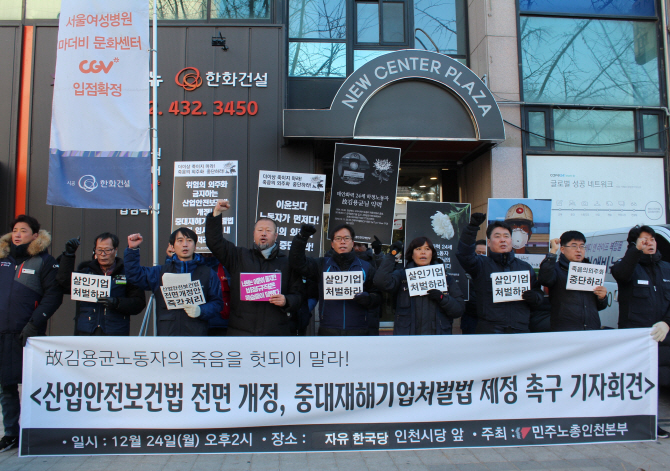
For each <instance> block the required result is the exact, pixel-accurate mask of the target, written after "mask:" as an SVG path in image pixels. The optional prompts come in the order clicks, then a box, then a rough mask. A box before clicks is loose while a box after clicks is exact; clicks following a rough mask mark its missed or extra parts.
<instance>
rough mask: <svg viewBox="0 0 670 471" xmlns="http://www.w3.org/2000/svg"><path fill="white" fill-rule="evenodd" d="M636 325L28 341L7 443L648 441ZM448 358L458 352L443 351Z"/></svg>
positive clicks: (642, 336)
mask: <svg viewBox="0 0 670 471" xmlns="http://www.w3.org/2000/svg"><path fill="white" fill-rule="evenodd" d="M657 350H658V349H657V344H656V343H655V342H654V341H653V340H652V339H651V337H650V336H649V329H630V330H607V331H585V332H558V333H542V334H519V335H471V336H402V337H365V338H359V337H338V338H334V337H318V338H317V337H299V338H295V337H293V338H288V337H286V338H276V337H263V338H252V337H248V338H244V337H231V338H227V339H226V341H225V342H223V343H222V342H221V340H218V339H216V338H209V337H198V338H188V337H170V338H160V337H146V338H139V339H138V338H137V337H96V338H92V337H33V338H31V339H30V340H29V341H28V345H27V347H26V348H25V350H24V369H23V397H22V406H21V444H20V445H21V448H20V452H21V455H23V456H25V455H69V454H86V455H89V454H128V453H138V454H147V453H228V452H232V453H240V452H282V451H289V452H295V451H339V450H389V449H406V448H448V447H488V446H519V445H558V444H573V443H591V442H611V441H622V442H625V441H638V440H651V439H653V438H655V430H656V417H655V416H656V411H657V394H658V392H657V388H656V382H657V375H658V372H657ZM449 359H458V361H457V362H455V361H450V360H449Z"/></svg>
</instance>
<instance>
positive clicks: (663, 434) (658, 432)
mask: <svg viewBox="0 0 670 471" xmlns="http://www.w3.org/2000/svg"><path fill="white" fill-rule="evenodd" d="M668 437H670V434H669V433H668V432H667V431H665V430H663V429H662V428H661V427H658V428H657V430H656V438H657V439H658V438H668ZM5 438H7V437H5ZM10 438H13V437H10ZM3 440H4V438H3ZM1 446H2V442H0V447H1Z"/></svg>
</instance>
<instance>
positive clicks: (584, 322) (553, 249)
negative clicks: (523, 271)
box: [538, 231, 607, 332]
mask: <svg viewBox="0 0 670 471" xmlns="http://www.w3.org/2000/svg"><path fill="white" fill-rule="evenodd" d="M585 244H586V237H584V234H582V233H581V232H577V231H567V232H564V233H563V234H562V235H561V238H560V239H552V240H551V241H550V247H549V254H548V255H547V256H546V257H545V259H544V260H542V263H541V264H540V273H539V276H538V279H539V280H540V283H541V284H542V285H543V286H546V287H547V288H549V300H550V301H551V318H550V322H551V330H552V331H554V332H558V331H570V330H599V329H600V315H599V314H598V311H602V310H603V309H605V308H606V307H607V288H605V287H604V286H597V287H596V288H595V289H594V290H593V292H588V291H576V290H568V289H566V285H567V282H568V269H569V267H570V262H575V263H589V261H588V259H587V258H585V255H586V247H585ZM559 246H560V249H561V254H560V255H559V256H558V257H557V253H558V249H559Z"/></svg>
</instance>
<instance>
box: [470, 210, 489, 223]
mask: <svg viewBox="0 0 670 471" xmlns="http://www.w3.org/2000/svg"><path fill="white" fill-rule="evenodd" d="M484 221H486V213H472V216H470V225H471V226H481V225H482V223H483V222H484Z"/></svg>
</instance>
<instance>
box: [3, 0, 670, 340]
mask: <svg viewBox="0 0 670 471" xmlns="http://www.w3.org/2000/svg"><path fill="white" fill-rule="evenodd" d="M157 1H158V4H157V7H158V11H159V21H158V44H157V50H158V75H159V77H158V83H159V88H158V103H157V104H154V103H148V105H149V106H148V109H147V111H148V113H147V118H149V112H151V111H154V112H158V113H159V118H158V132H159V149H160V161H159V166H160V168H159V169H158V172H159V177H158V178H159V181H160V187H159V201H160V210H161V213H160V216H159V225H160V228H161V229H160V232H159V236H160V237H159V245H160V247H162V248H164V247H165V246H166V245H167V237H168V235H169V233H170V214H171V207H172V181H173V167H174V162H176V161H197V160H237V161H238V162H239V187H238V201H239V202H240V205H239V207H240V209H239V213H238V232H237V240H238V242H239V243H240V244H242V245H246V244H248V243H250V241H251V231H250V228H251V226H252V224H253V221H254V219H255V214H256V208H255V203H256V191H257V183H258V172H259V170H283V171H290V172H305V173H324V174H326V175H327V176H328V178H327V182H328V183H327V185H326V187H327V194H326V203H328V190H329V185H330V174H331V172H332V163H333V153H334V145H335V143H337V142H346V143H355V144H366V145H379V146H389V147H399V148H401V149H402V154H401V156H402V158H401V171H400V179H399V183H398V199H397V203H398V204H397V209H396V217H397V219H398V222H399V224H398V226H399V227H402V220H403V219H404V215H405V210H404V202H406V201H408V200H420V201H452V202H468V203H471V204H472V210H473V211H482V212H485V211H486V206H487V200H488V198H491V197H524V196H529V197H546V198H556V195H557V193H556V191H557V190H556V187H557V185H558V181H561V182H562V183H565V181H568V177H565V178H563V177H551V176H548V175H545V174H544V173H542V172H544V171H545V169H546V168H547V165H549V166H550V167H551V166H552V165H553V166H555V167H556V168H559V170H558V171H557V172H556V173H551V174H550V175H563V176H564V175H567V174H569V173H570V172H569V171H568V172H566V171H565V168H564V167H561V163H569V165H571V166H574V165H582V163H583V164H584V165H588V166H589V168H593V169H596V170H594V175H593V177H594V178H593V179H591V180H587V181H586V183H585V181H584V180H583V179H582V180H581V181H580V180H579V179H575V178H572V179H571V180H570V185H574V184H575V183H574V182H575V181H577V182H578V183H577V185H580V184H581V185H582V186H584V185H586V186H587V188H588V185H589V183H593V182H595V181H598V182H599V185H600V182H602V181H605V182H607V181H609V180H608V179H607V178H605V177H603V178H600V176H599V175H598V174H597V169H598V168H603V169H604V168H615V167H616V168H621V171H625V169H626V168H627V167H626V166H630V167H631V168H634V167H636V166H637V163H638V162H639V163H644V165H647V164H650V165H653V164H657V163H661V168H662V169H663V171H662V175H658V174H655V175H650V176H649V178H654V179H656V180H658V179H659V178H660V179H661V182H662V188H663V194H662V197H661V198H656V199H655V200H654V201H655V202H657V203H658V204H660V205H661V206H662V212H661V215H662V216H661V218H662V219H661V220H659V223H665V222H666V217H665V207H666V203H667V194H668V193H667V171H666V169H667V165H666V161H667V159H666V156H667V123H668V108H667V106H668V64H667V49H666V48H667V42H668V30H667V8H666V5H665V4H664V2H663V1H660V0H635V1H634V0H614V1H599V0H592V1H584V0H564V1H561V2H556V1H554V0H495V1H485V0H413V1H412V0H400V1H396V0H393V1H386V0H380V1H367V0H366V1H355V0H322V1H316V0H276V1H270V0H263V1H260V0H179V1H177V0H157ZM152 6H153V5H152ZM59 12H60V1H58V0H4V1H3V2H2V5H0V44H2V48H0V63H2V64H3V65H4V67H2V68H1V69H0V74H1V75H2V83H3V84H4V87H2V89H1V91H0V95H1V96H0V107H2V111H1V112H0V133H1V134H0V135H1V137H0V144H2V146H1V148H0V169H1V172H0V188H2V192H3V197H2V198H3V201H4V202H5V204H3V205H2V207H0V222H1V223H2V224H3V226H5V227H7V226H8V224H9V222H10V221H11V219H12V218H13V217H14V216H15V215H16V214H20V213H23V212H27V213H29V214H31V215H33V216H35V217H37V218H38V220H39V221H40V222H41V223H42V224H43V226H44V227H45V228H46V229H48V230H50V231H51V232H52V235H53V246H52V253H54V254H58V253H60V252H61V251H62V250H63V245H64V243H65V241H67V240H68V239H69V238H71V237H75V236H81V239H82V244H83V248H82V249H81V250H80V256H87V254H88V252H87V250H88V249H89V248H92V246H93V238H94V237H95V235H97V234H98V233H100V232H103V231H111V232H115V233H117V234H119V236H120V237H121V239H122V246H123V245H124V244H123V238H124V237H125V235H127V234H129V233H132V232H141V233H145V234H149V233H150V232H151V220H150V219H151V218H150V217H149V215H148V211H145V212H142V211H128V210H80V209H72V208H62V207H51V206H47V205H46V204H45V201H46V187H47V168H48V146H49V128H50V119H51V100H52V90H53V89H52V84H53V81H54V73H55V61H56V53H57V49H58V44H57V27H58V15H59ZM224 40H225V41H224ZM224 43H225V46H223V44H224ZM138 73H139V72H138ZM147 74H148V71H147ZM187 75H188V77H187ZM147 80H150V77H149V76H148V75H147ZM191 81H192V82H191ZM196 83H197V85H198V86H194V85H196ZM147 101H150V98H149V97H148V98H147ZM147 125H149V119H147ZM576 157H578V158H579V159H580V160H577V161H575V160H574V158H576ZM635 159H639V160H635ZM574 162H578V163H577V164H575V163H574ZM551 168H553V167H551ZM568 170H569V167H568ZM657 173H658V172H657ZM639 180H640V181H639V185H640V187H641V188H644V186H645V183H646V182H645V181H644V177H639ZM605 185H607V183H605ZM545 187H546V188H545ZM657 199H661V200H662V201H656V200H657ZM569 201H571V200H570V198H569V197H568V198H566V200H565V204H566V205H568V204H570V203H569ZM575 204H576V205H579V204H583V202H577V203H575ZM587 204H590V203H588V202H587ZM603 204H605V202H603ZM327 208H328V205H326V213H327V211H328V210H327ZM574 214H577V213H574V212H571V213H565V214H562V215H563V216H564V217H566V216H567V218H568V219H569V218H572V219H569V220H570V221H574V226H575V227H580V226H579V222H580V220H579V219H578V218H577V216H571V215H574ZM581 214H582V213H579V215H581ZM604 224H605V225H610V226H612V225H613V224H615V225H614V226H613V227H618V226H616V223H615V222H613V221H606V222H605V223H604ZM601 226H602V224H600V225H599V226H598V227H601ZM395 237H402V231H401V230H398V231H397V233H396V235H395ZM145 245H147V247H146V248H145V247H143V249H144V250H143V252H144V253H143V260H144V262H145V263H147V264H149V263H150V262H149V260H150V252H151V251H150V247H149V246H148V245H149V244H145ZM162 250H163V249H161V252H162ZM68 312H73V309H72V306H71V305H70V303H69V301H68V302H65V303H64V304H63V307H62V308H61V310H60V311H59V313H57V314H56V316H54V318H53V321H52V327H51V333H52V334H69V333H70V332H71V328H72V325H71V319H70V316H69V314H67V313H68ZM135 327H136V328H137V326H135Z"/></svg>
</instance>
